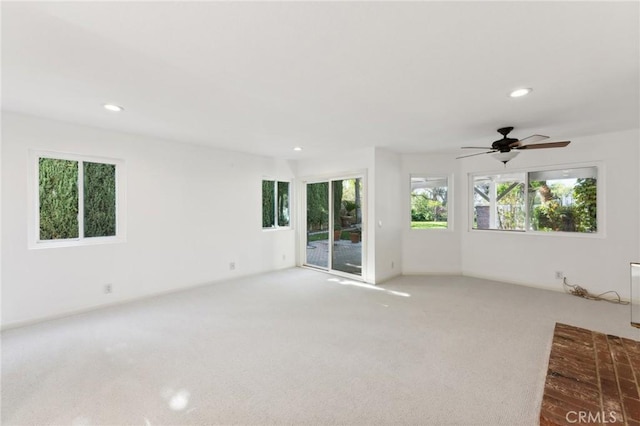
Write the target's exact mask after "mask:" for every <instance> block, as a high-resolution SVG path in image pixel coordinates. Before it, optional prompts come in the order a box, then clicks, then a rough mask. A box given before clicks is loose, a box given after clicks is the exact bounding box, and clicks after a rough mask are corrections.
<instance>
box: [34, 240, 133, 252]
mask: <svg viewBox="0 0 640 426" xmlns="http://www.w3.org/2000/svg"><path fill="white" fill-rule="evenodd" d="M124 242H126V239H125V238H124V237H94V238H83V239H68V240H52V241H36V242H33V243H31V244H30V245H29V249H30V250H40V249H50V248H61V247H84V246H95V245H103V244H118V243H124Z"/></svg>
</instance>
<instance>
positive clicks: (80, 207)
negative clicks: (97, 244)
mask: <svg viewBox="0 0 640 426" xmlns="http://www.w3.org/2000/svg"><path fill="white" fill-rule="evenodd" d="M35 164H36V170H37V188H38V190H37V196H36V209H35V210H36V223H37V226H36V230H37V231H36V232H35V233H34V234H35V235H34V236H35V241H36V242H37V243H53V242H65V241H66V242H70V241H75V242H77V241H82V240H91V239H93V240H94V241H95V239H100V238H102V239H105V238H113V237H116V236H118V229H119V223H118V195H119V194H118V192H119V191H118V165H117V162H115V161H114V162H107V161H104V160H100V161H95V160H94V159H91V160H89V159H80V158H77V157H75V156H70V155H60V156H56V155H55V154H53V155H36V161H35ZM32 241H33V240H32Z"/></svg>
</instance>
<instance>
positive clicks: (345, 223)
mask: <svg viewBox="0 0 640 426" xmlns="http://www.w3.org/2000/svg"><path fill="white" fill-rule="evenodd" d="M306 192H307V195H306V202H307V209H306V211H307V223H306V226H307V229H306V235H307V242H306V243H307V244H306V250H305V264H306V265H307V266H312V267H316V268H321V269H325V270H329V271H338V272H342V273H347V274H351V275H358V276H362V263H363V261H362V260H363V251H362V246H363V238H362V231H363V214H362V206H363V205H364V203H363V190H362V178H360V177H354V178H345V179H334V180H328V181H322V182H314V183H307V185H306Z"/></svg>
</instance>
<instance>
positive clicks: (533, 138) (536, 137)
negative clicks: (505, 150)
mask: <svg viewBox="0 0 640 426" xmlns="http://www.w3.org/2000/svg"><path fill="white" fill-rule="evenodd" d="M545 139H549V136H545V135H531V136H527V137H526V138H524V139H520V145H524V144H525V143H535V142H540V141H543V140H545Z"/></svg>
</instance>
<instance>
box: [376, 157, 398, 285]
mask: <svg viewBox="0 0 640 426" xmlns="http://www.w3.org/2000/svg"><path fill="white" fill-rule="evenodd" d="M401 164H402V161H401V157H400V155H398V154H396V153H393V152H390V151H386V150H384V149H380V148H376V150H375V167H374V170H375V173H374V181H373V189H374V191H375V197H374V206H375V207H374V211H373V215H372V222H373V225H374V229H375V243H376V247H375V270H376V281H375V282H376V283H380V282H383V281H385V280H388V279H390V278H392V277H394V276H397V275H400V274H401V272H402V264H403V258H402V225H403V221H402V219H403V217H402V201H403V199H404V197H403V196H402V195H403V194H402V193H401V191H400V188H401V187H402V179H401V173H400V171H401Z"/></svg>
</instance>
